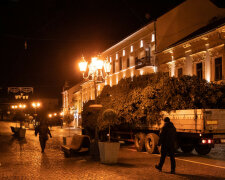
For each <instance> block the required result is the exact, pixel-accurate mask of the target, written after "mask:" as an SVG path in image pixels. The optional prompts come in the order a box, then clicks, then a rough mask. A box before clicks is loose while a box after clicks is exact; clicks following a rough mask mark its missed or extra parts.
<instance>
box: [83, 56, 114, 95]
mask: <svg viewBox="0 0 225 180" xmlns="http://www.w3.org/2000/svg"><path fill="white" fill-rule="evenodd" d="M79 67H80V71H81V72H82V73H83V78H84V79H89V80H91V81H93V82H94V88H95V99H96V97H97V91H96V82H97V81H98V82H102V81H103V80H105V79H106V78H107V76H108V75H109V73H110V71H111V64H110V62H109V61H108V60H104V61H103V60H101V59H100V58H98V57H92V58H91V63H89V64H88V62H87V61H85V59H84V57H82V60H81V62H80V63H79ZM87 67H88V72H87V75H86V76H85V73H86V71H87Z"/></svg>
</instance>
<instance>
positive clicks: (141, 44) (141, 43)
mask: <svg viewBox="0 0 225 180" xmlns="http://www.w3.org/2000/svg"><path fill="white" fill-rule="evenodd" d="M142 47H143V40H141V42H140V48H142Z"/></svg>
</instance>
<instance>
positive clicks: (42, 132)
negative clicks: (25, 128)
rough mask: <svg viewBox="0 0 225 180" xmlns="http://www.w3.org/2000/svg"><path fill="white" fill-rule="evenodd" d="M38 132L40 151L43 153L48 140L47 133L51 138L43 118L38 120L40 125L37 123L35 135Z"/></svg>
mask: <svg viewBox="0 0 225 180" xmlns="http://www.w3.org/2000/svg"><path fill="white" fill-rule="evenodd" d="M38 133H39V141H40V145H41V150H42V151H41V152H42V153H43V152H44V150H45V145H46V141H47V140H48V134H49V136H50V138H52V135H51V132H50V130H49V128H48V125H47V123H46V122H45V121H44V120H42V121H41V122H40V125H38V126H37V127H36V128H35V136H37V134H38Z"/></svg>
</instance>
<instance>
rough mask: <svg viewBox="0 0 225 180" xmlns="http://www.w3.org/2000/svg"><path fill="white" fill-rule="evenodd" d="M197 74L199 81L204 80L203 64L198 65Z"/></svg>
mask: <svg viewBox="0 0 225 180" xmlns="http://www.w3.org/2000/svg"><path fill="white" fill-rule="evenodd" d="M196 74H197V77H198V79H200V80H201V79H202V63H198V64H196Z"/></svg>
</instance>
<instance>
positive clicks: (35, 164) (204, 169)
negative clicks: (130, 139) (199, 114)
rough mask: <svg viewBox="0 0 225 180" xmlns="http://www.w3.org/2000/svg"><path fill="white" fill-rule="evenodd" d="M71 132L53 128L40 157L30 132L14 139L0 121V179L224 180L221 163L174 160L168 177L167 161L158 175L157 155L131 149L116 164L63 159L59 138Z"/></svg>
mask: <svg viewBox="0 0 225 180" xmlns="http://www.w3.org/2000/svg"><path fill="white" fill-rule="evenodd" d="M73 133H79V132H78V131H76V130H70V131H69V130H68V129H60V128H53V130H52V135H53V138H52V139H49V140H48V142H47V147H46V151H45V153H43V154H42V153H41V149H40V145H39V142H38V137H35V136H34V130H27V132H26V139H24V140H18V139H16V138H14V137H13V136H12V133H11V132H10V129H9V124H8V123H4V122H0V163H1V164H0V179H33V180H34V179H49V180H50V179H60V180H61V179H66V180H67V179H68V180H69V179H81V180H89V179H90V180H98V179H104V180H105V179H106V180H107V179H110V180H111V179H114V180H115V179H116V180H120V179H121V180H126V179H129V180H133V179H140V180H142V179H196V180H198V179H225V166H224V169H223V168H221V164H219V166H220V168H216V167H214V166H212V167H210V166H207V165H202V164H198V163H191V162H186V161H182V160H177V174H176V175H171V174H170V173H169V170H170V164H169V160H168V159H167V160H166V163H165V166H164V169H163V172H158V171H157V170H156V169H155V168H154V166H155V164H157V162H158V161H159V155H150V154H147V153H140V152H136V151H135V150H134V149H133V146H122V147H121V149H120V152H119V162H118V164H116V165H104V164H101V163H100V162H99V161H94V160H93V159H92V158H91V157H90V156H89V155H75V156H73V157H71V158H65V157H64V154H63V153H62V151H61V149H60V145H61V144H62V137H63V136H67V135H69V134H70V135H72V134H73ZM179 158H180V157H179ZM182 158H184V157H182Z"/></svg>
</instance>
